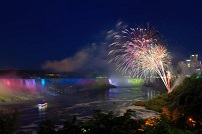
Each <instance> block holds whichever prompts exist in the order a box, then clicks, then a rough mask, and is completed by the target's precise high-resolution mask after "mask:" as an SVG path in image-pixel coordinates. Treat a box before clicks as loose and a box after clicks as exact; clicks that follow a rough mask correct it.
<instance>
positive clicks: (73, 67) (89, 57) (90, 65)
mask: <svg viewBox="0 0 202 134" xmlns="http://www.w3.org/2000/svg"><path fill="white" fill-rule="evenodd" d="M126 27H127V25H124V24H123V22H122V21H119V22H117V23H116V25H115V27H114V28H113V29H110V30H106V31H105V32H102V34H101V33H100V35H98V37H99V38H101V39H100V41H97V42H96V43H92V44H90V45H89V46H88V47H86V48H84V49H82V50H80V51H79V52H77V53H75V54H74V55H73V56H71V57H67V58H65V59H61V60H58V61H46V62H45V63H44V64H43V65H42V68H43V69H48V70H52V71H56V72H74V71H90V72H92V71H93V72H109V70H114V69H111V68H112V67H111V65H109V64H108V61H109V59H108V46H109V44H111V43H112V41H113V37H114V36H115V35H116V34H117V33H118V32H120V31H121V30H123V29H125V28H126ZM103 33H104V34H103Z"/></svg>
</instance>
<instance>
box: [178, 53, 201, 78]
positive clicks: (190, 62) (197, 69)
mask: <svg viewBox="0 0 202 134" xmlns="http://www.w3.org/2000/svg"><path fill="white" fill-rule="evenodd" d="M177 71H178V75H179V76H181V75H182V76H190V75H191V74H193V73H197V74H201V73H202V64H201V61H199V60H198V54H195V55H190V59H187V60H186V62H183V61H181V62H179V63H178V67H177Z"/></svg>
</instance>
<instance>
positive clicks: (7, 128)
mask: <svg viewBox="0 0 202 134" xmlns="http://www.w3.org/2000/svg"><path fill="white" fill-rule="evenodd" d="M18 117H19V114H18V112H17V111H15V113H14V114H13V115H12V116H9V115H5V114H4V113H3V112H2V111H0V134H13V133H14V131H15V130H16V128H17V125H18V120H19V119H18Z"/></svg>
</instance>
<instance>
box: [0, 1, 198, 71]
mask: <svg viewBox="0 0 202 134" xmlns="http://www.w3.org/2000/svg"><path fill="white" fill-rule="evenodd" d="M201 7H202V4H201V2H200V1H199V0H198V1H197V0H193V1H191V0H178V1H177V0H175V1H172V0H171V1H170V0H167V1H163V0H162V2H159V1H155V0H131V1H128V0H124V1H123V0H122V1H119V0H113V1H112V0H111V1H110V0H100V1H98V0H97V1H95V0H94V1H93V0H74V1H73V0H54V1H52V0H48V1H45V0H19V1H18V0H13V1H9V0H8V1H6V0H5V1H4V2H2V1H1V2H0V46H1V47H0V69H52V70H54V71H77V70H82V69H83V68H85V67H87V66H88V68H91V69H92V68H96V67H101V66H100V64H102V63H103V62H105V58H106V55H105V54H106V53H105V52H103V51H104V50H105V47H107V46H108V45H109V44H110V43H111V40H110V39H109V37H111V38H112V36H110V34H111V32H115V33H116V32H117V31H116V30H121V29H122V28H130V27H136V26H139V25H141V26H145V25H146V24H147V23H148V22H149V23H150V24H151V25H152V26H154V27H156V28H157V29H158V31H159V32H160V34H162V35H163V39H164V42H165V46H166V47H167V49H168V51H169V52H170V53H171V55H172V57H173V62H176V61H178V60H185V59H187V58H189V55H191V54H199V59H200V60H202V47H201V45H202V32H201V31H202V25H201V24H202V8H201ZM110 31H111V32H110ZM96 54H97V55H96ZM100 59H101V61H99V60H100ZM102 65H103V64H102Z"/></svg>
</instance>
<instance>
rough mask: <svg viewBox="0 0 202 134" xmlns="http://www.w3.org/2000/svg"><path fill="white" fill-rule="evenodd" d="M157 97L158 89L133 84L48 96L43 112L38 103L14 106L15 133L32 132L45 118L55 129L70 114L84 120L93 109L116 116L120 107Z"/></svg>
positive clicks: (32, 102)
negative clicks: (16, 115)
mask: <svg viewBox="0 0 202 134" xmlns="http://www.w3.org/2000/svg"><path fill="white" fill-rule="evenodd" d="M42 82H43V81H42ZM42 84H44V83H42ZM52 84H53V83H52ZM43 86H46V85H43ZM158 94H161V92H160V91H158V90H155V89H152V88H149V87H144V86H136V85H134V86H132V87H131V86H130V87H118V88H110V89H103V90H102V89H99V90H96V91H94V90H86V91H85V90H82V91H77V92H75V93H71V94H62V95H61V94H60V95H58V96H54V95H48V97H47V98H45V101H46V102H47V103H48V106H47V107H46V108H43V109H39V108H38V103H39V100H36V101H31V102H25V103H20V104H15V105H14V107H15V108H16V109H19V111H20V129H19V130H30V129H36V128H37V127H38V124H39V123H40V122H41V121H42V120H45V119H50V120H52V121H53V122H54V124H56V126H57V125H58V127H59V126H61V125H63V122H64V121H65V120H66V119H70V118H71V117H73V115H76V117H77V119H78V120H86V119H89V118H90V117H91V116H92V114H93V110H96V109H101V110H102V111H114V113H115V114H117V115H119V114H120V109H121V108H124V107H128V106H132V105H133V104H134V103H135V102H136V101H139V100H150V99H151V98H153V97H154V96H155V95H158Z"/></svg>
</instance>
